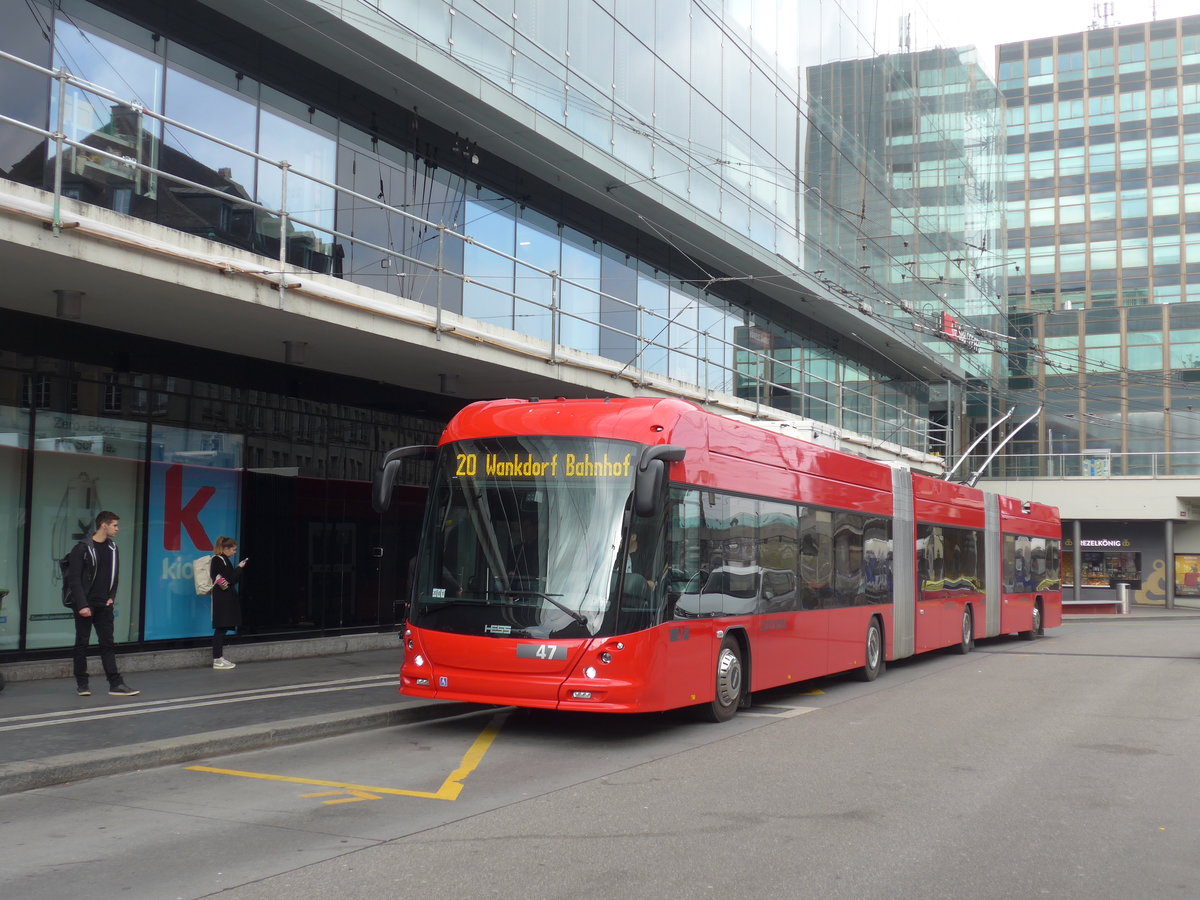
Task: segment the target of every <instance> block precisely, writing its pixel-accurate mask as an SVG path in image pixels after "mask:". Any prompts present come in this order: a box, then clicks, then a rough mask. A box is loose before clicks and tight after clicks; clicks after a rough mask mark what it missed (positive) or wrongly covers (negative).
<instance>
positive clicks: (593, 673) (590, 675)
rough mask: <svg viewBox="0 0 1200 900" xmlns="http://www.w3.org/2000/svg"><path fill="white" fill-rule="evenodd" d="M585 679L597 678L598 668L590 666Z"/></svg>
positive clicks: (585, 671) (584, 674)
mask: <svg viewBox="0 0 1200 900" xmlns="http://www.w3.org/2000/svg"><path fill="white" fill-rule="evenodd" d="M583 677H584V678H595V677H596V667H595V666H588V667H587V668H586V669H584V670H583Z"/></svg>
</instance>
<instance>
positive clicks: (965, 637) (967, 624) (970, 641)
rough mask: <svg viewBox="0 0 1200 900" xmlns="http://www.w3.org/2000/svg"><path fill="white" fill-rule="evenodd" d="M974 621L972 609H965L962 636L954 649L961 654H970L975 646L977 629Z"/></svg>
mask: <svg viewBox="0 0 1200 900" xmlns="http://www.w3.org/2000/svg"><path fill="white" fill-rule="evenodd" d="M974 624H975V623H974V621H973V620H972V618H971V608H970V607H969V606H968V607H966V608H964V609H963V618H962V635H961V637H960V639H959V642H958V644H957V645H955V647H954V649H955V650H956V651H958V652H959V653H963V654H966V653H970V652H971V648H972V647H974V646H975V627H974Z"/></svg>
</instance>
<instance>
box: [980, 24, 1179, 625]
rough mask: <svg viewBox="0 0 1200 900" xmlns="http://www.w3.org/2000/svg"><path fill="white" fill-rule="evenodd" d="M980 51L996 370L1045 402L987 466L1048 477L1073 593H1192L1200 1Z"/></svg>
mask: <svg viewBox="0 0 1200 900" xmlns="http://www.w3.org/2000/svg"><path fill="white" fill-rule="evenodd" d="M996 60H997V80H998V86H999V88H1000V90H1001V92H1002V93H1003V95H1004V98H1005V101H1006V104H1007V113H1006V115H1007V131H1008V135H1007V193H1008V215H1007V219H1008V223H1007V224H1008V251H1009V257H1008V260H1009V263H1010V272H1009V278H1008V295H1007V301H1008V302H1007V305H1008V310H1007V312H1008V316H1007V322H1006V329H1007V332H1008V341H1007V346H1008V348H1009V351H1008V354H1007V359H1006V360H1005V366H1004V368H1003V369H1002V370H1001V371H998V372H997V373H996V382H997V383H1003V384H1005V385H1006V387H1007V388H1008V390H1009V396H1010V398H1011V400H1012V402H1014V403H1015V405H1016V407H1017V408H1018V410H1019V415H1020V416H1024V415H1026V414H1029V413H1033V412H1035V411H1036V410H1037V409H1039V408H1040V409H1042V415H1041V417H1040V418H1038V419H1036V420H1035V421H1033V422H1032V423H1031V424H1030V425H1028V426H1027V427H1025V428H1024V429H1022V430H1021V431H1020V433H1019V434H1018V435H1017V440H1015V441H1014V442H1013V445H1012V446H1013V448H1014V452H1013V454H1012V455H1010V456H1008V457H1007V458H1003V459H999V460H997V461H996V463H995V464H994V467H993V470H992V471H991V472H989V475H990V476H991V475H994V476H995V477H998V478H1008V479H1013V478H1018V479H1020V478H1034V479H1037V478H1040V479H1046V480H1047V481H1044V482H1042V483H1050V487H1049V489H1050V490H1061V491H1062V496H1063V500H1062V501H1061V502H1060V506H1061V508H1062V512H1063V519H1064V530H1065V535H1064V538H1065V542H1064V547H1065V550H1064V556H1063V560H1064V572H1065V573H1071V574H1069V575H1068V577H1067V581H1068V583H1069V584H1073V585H1074V589H1075V595H1074V597H1075V599H1074V600H1073V601H1072V602H1075V603H1083V604H1085V605H1084V608H1085V609H1086V608H1089V607H1088V605H1087V601H1095V600H1097V599H1099V600H1101V601H1104V600H1108V602H1111V598H1112V596H1113V590H1114V587H1115V584H1116V583H1117V582H1119V581H1124V582H1126V583H1128V584H1129V585H1130V589H1131V592H1132V596H1133V598H1134V600H1135V601H1138V602H1142V603H1150V604H1164V603H1165V604H1167V605H1175V604H1177V605H1188V604H1192V605H1195V604H1197V603H1200V586H1198V585H1197V582H1196V576H1195V571H1196V568H1197V563H1196V561H1197V559H1200V557H1198V556H1197V555H1196V553H1197V551H1198V550H1200V530H1198V529H1197V528H1196V527H1195V525H1194V524H1193V522H1192V520H1193V519H1194V515H1195V506H1194V503H1195V498H1196V496H1197V495H1200V487H1197V482H1196V477H1197V476H1200V415H1198V414H1200V375H1198V370H1197V368H1196V366H1197V363H1198V362H1200V353H1198V352H1197V345H1198V342H1200V313H1198V312H1197V310H1200V306H1197V301H1200V16H1188V17H1183V18H1171V19H1165V20H1162V21H1155V22H1146V23H1140V24H1136V25H1126V26H1120V27H1103V28H1094V29H1093V30H1090V31H1087V32H1082V33H1076V34H1066V35H1059V36H1057V37H1048V38H1038V39H1034V40H1027V41H1022V42H1017V43H1011V44H1004V45H1001V46H1000V47H998V48H997V56H996ZM998 330H999V329H998ZM1019 420H1020V419H1019V418H1018V421H1019Z"/></svg>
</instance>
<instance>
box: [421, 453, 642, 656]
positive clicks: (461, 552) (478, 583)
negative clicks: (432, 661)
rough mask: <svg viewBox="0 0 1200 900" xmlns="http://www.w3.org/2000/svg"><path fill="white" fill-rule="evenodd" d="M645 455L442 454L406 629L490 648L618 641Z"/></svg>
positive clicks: (429, 507)
mask: <svg viewBox="0 0 1200 900" xmlns="http://www.w3.org/2000/svg"><path fill="white" fill-rule="evenodd" d="M640 450H641V447H640V446H639V445H638V444H635V443H631V442H628V441H615V440H604V439H595V438H563V437H546V436H541V435H539V436H534V437H505V438H487V439H475V440H467V441H459V442H456V443H451V444H447V445H444V446H443V447H442V448H441V450H440V452H439V455H438V460H437V467H436V471H435V474H434V482H433V489H432V491H431V494H430V499H429V504H428V507H427V513H426V521H425V526H424V530H423V534H422V540H421V550H420V553H419V556H418V560H417V571H416V578H415V584H414V595H413V604H412V609H411V611H410V618H409V620H410V622H411V623H412V624H413V625H416V626H419V627H421V628H426V629H431V630H435V631H446V632H453V633H458V634H473V635H484V636H495V637H507V636H513V637H551V636H554V637H588V636H596V635H599V634H603V633H608V632H611V631H612V629H613V628H614V627H615V611H614V610H612V608H611V606H610V599H609V598H610V594H611V591H612V584H613V581H614V573H616V571H617V559H618V553H619V551H620V549H621V534H622V521H623V517H624V513H625V509H626V505H627V503H628V501H629V497H630V493H631V491H632V489H633V483H634V470H635V468H636V463H637V459H638V453H639V452H640Z"/></svg>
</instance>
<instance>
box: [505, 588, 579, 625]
mask: <svg viewBox="0 0 1200 900" xmlns="http://www.w3.org/2000/svg"><path fill="white" fill-rule="evenodd" d="M502 593H503V594H504V596H506V597H523V596H526V595H528V596H530V597H540V598H541V599H543V600H545V601H546V602H547V603H551V604H553V605H554V606H556V607H557V608H558V609H561V610H562V611H563V612H565V613H566V614H567V615H568V616H570V617H571V618H572V619H574V620H575V621H576V623H577V624H579V625H586V624H587V619H586V618H584V615H583V613H580V612H576V611H575V610H573V609H571V607H569V606H567V605H566V604H565V603H559V602H558V601H557V600H555V599H554V598H555V597H561V596H562V594H546V593H543V592H542V591H503V592H502Z"/></svg>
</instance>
